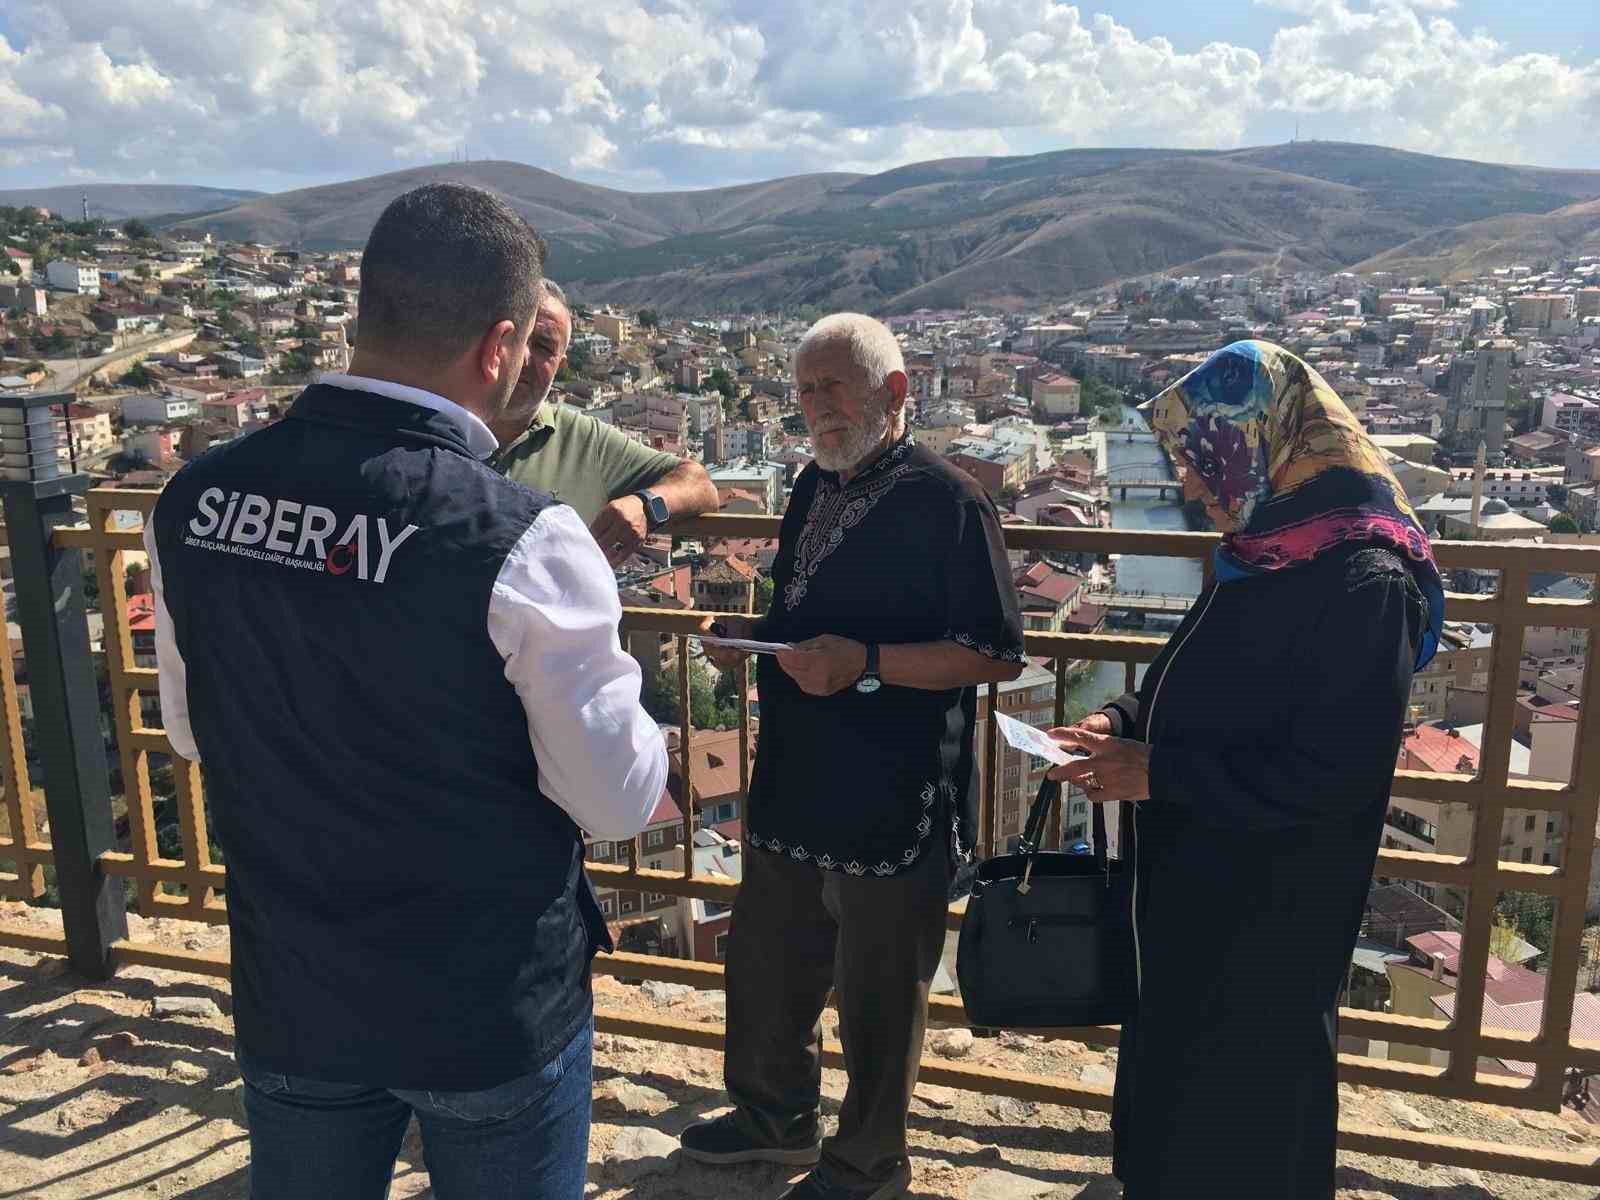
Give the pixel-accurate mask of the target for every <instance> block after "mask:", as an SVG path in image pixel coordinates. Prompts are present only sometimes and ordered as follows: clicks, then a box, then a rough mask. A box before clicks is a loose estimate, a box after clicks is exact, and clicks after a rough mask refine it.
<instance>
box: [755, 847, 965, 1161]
mask: <svg viewBox="0 0 1600 1200" xmlns="http://www.w3.org/2000/svg"><path fill="white" fill-rule="evenodd" d="M945 842H946V839H945V838H944V837H941V836H940V835H938V834H937V833H936V834H935V835H934V836H933V837H931V838H930V839H929V840H928V843H927V846H926V848H925V849H924V851H923V857H922V858H921V859H920V860H919V861H918V862H917V863H916V865H915V866H913V867H911V868H910V869H908V870H906V871H904V872H902V873H901V874H899V875H891V876H888V877H886V878H878V877H876V876H873V875H864V876H853V875H848V874H844V873H842V872H838V871H824V870H822V869H821V868H819V867H816V866H813V865H811V864H810V863H808V862H795V861H794V860H792V859H791V858H789V857H788V856H786V855H783V854H774V853H771V852H770V851H766V850H760V849H757V848H755V847H753V846H749V845H748V843H747V848H746V850H745V853H744V878H743V880H742V882H741V885H740V889H739V897H738V900H737V901H736V902H735V904H734V908H733V917H732V924H731V927H730V929H729V936H728V957H727V976H726V978H727V985H726V986H727V993H728V1033H727V1044H726V1058H725V1062H724V1071H725V1076H726V1080H727V1085H728V1097H729V1099H731V1100H732V1101H733V1102H734V1104H735V1105H737V1106H738V1111H739V1115H740V1119H741V1120H742V1121H743V1122H744V1123H745V1125H746V1128H747V1130H748V1131H749V1132H750V1133H751V1134H753V1135H754V1136H755V1137H757V1138H759V1139H761V1140H762V1141H767V1142H773V1143H789V1142H795V1141H800V1140H809V1139H810V1138H812V1137H814V1136H815V1132H816V1127H817V1109H818V1104H819V1101H820V1099H821V1089H822V1056H821V1054H822V1027H821V1017H822V1010H823V1007H824V1005H825V1004H826V1003H827V1000H828V992H829V990H830V989H832V990H833V991H834V993H835V995H836V1003H837V1005H838V1009H839V1038H840V1041H841V1042H843V1044H844V1059H845V1070H846V1072H847V1073H848V1075H849V1077H850V1086H849V1090H848V1091H847V1092H846V1093H845V1099H844V1107H843V1109H842V1110H841V1111H840V1114H839V1129H838V1132H837V1133H836V1134H835V1135H834V1136H833V1137H831V1138H828V1139H827V1140H826V1141H825V1142H824V1143H823V1147H822V1163H823V1166H824V1167H825V1168H826V1169H827V1170H828V1172H829V1173H830V1174H831V1175H833V1176H834V1177H836V1178H838V1179H839V1181H840V1182H842V1183H844V1184H846V1185H847V1186H849V1185H867V1184H872V1183H882V1182H884V1181H885V1180H887V1179H888V1178H889V1177H890V1176H892V1175H893V1174H894V1172H895V1170H896V1169H897V1168H898V1167H899V1165H900V1164H901V1163H902V1162H904V1161H905V1159H906V1109H907V1107H908V1106H909V1104H910V1103H911V1089H912V1087H913V1086H914V1085H915V1084H916V1081H917V1067H918V1064H919V1062H920V1060H921V1057H922V1035H923V1032H924V1030H925V1029H926V1027H927V1022H928V988H929V985H930V984H931V983H932V981H933V976H934V972H935V971H937V970H938V968H939V959H940V956H941V955H942V953H943V951H944V934H945V911H946V907H947V904H948V895H949V885H950V874H949V853H948V851H947V849H946V846H945Z"/></svg>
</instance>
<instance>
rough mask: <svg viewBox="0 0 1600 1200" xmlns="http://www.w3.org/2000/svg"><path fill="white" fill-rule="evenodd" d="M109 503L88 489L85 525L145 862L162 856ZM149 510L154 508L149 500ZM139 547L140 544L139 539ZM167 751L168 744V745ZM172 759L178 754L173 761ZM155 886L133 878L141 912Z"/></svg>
mask: <svg viewBox="0 0 1600 1200" xmlns="http://www.w3.org/2000/svg"><path fill="white" fill-rule="evenodd" d="M112 503H113V501H112V500H111V497H110V496H108V495H107V494H106V493H105V492H104V491H101V490H98V489H97V490H95V491H92V492H90V493H89V528H90V529H91V530H92V531H93V532H94V533H96V534H98V535H101V536H100V537H99V538H97V539H96V541H95V543H93V544H92V549H93V550H94V566H95V575H96V577H97V579H98V580H99V584H100V615H101V623H102V625H103V629H104V632H103V634H102V637H103V639H104V643H105V654H106V666H107V669H108V672H109V674H110V677H111V704H112V709H113V713H114V716H115V720H116V727H117V751H118V757H119V758H120V760H121V764H122V801H123V805H124V807H125V810H126V812H127V816H128V837H129V840H130V841H131V843H132V845H133V852H134V855H135V856H136V857H137V858H138V859H139V860H140V861H141V862H145V863H152V862H154V861H156V859H157V858H159V857H160V854H159V851H158V849H157V847H156V819H155V807H154V800H153V798H152V796H151V792H150V759H149V756H148V754H147V753H146V751H144V750H143V749H141V748H140V747H139V746H138V744H137V743H136V741H135V739H134V737H133V736H132V735H133V731H134V730H135V729H138V728H141V727H143V725H144V714H143V712H142V710H141V707H140V705H141V700H140V694H139V691H138V689H137V688H135V687H133V686H130V683H129V680H130V677H131V676H132V673H133V671H134V670H135V669H136V668H135V664H134V659H133V635H132V633H131V631H130V630H129V628H128V585H127V576H126V572H125V570H124V559H123V550H122V549H121V548H120V547H117V546H116V545H115V544H114V543H113V541H112V538H111V534H112V532H113V531H112V528H111V521H112V512H113V511H115V510H114V509H113V508H112V507H111V505H112ZM150 507H151V508H153V507H154V504H153V503H152V504H151V506H150ZM141 545H142V543H141ZM162 741H163V743H165V741H166V738H165V735H163V737H162ZM166 752H167V753H171V747H167V751H166ZM173 761H174V762H176V761H177V760H176V758H174V760H173ZM157 892H158V887H157V884H156V883H155V881H154V880H151V879H147V878H137V879H136V881H135V885H134V895H135V896H136V897H137V898H138V902H139V911H140V912H142V913H144V914H145V915H146V916H153V915H154V914H155V911H156V895H157Z"/></svg>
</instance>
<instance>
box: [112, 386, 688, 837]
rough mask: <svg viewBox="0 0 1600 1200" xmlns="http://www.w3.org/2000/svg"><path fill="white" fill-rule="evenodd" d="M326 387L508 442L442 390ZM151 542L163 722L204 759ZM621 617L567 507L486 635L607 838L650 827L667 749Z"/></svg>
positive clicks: (492, 608)
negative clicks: (397, 404) (400, 403)
mask: <svg viewBox="0 0 1600 1200" xmlns="http://www.w3.org/2000/svg"><path fill="white" fill-rule="evenodd" d="M322 382H324V383H326V384H328V385H329V386H332V387H339V388H346V389H349V390H354V391H370V392H376V393H378V394H380V395H386V396H391V397H393V398H394V399H397V400H404V401H406V402H408V403H412V404H419V405H422V406H423V407H425V408H430V409H433V410H435V411H437V412H440V413H443V414H444V415H445V416H447V417H449V418H450V419H451V420H452V421H454V422H455V423H456V425H457V426H458V427H459V428H460V430H461V432H462V433H463V435H464V436H465V437H466V438H467V441H468V445H469V446H470V447H471V448H472V449H473V451H474V453H478V452H479V450H480V448H481V450H482V454H481V456H482V457H487V456H488V454H489V453H491V452H493V450H494V448H495V446H496V445H497V444H498V443H497V441H496V439H495V437H494V435H493V434H492V433H490V432H489V428H488V426H487V425H485V424H484V423H483V422H482V421H480V420H479V419H478V418H477V417H475V416H474V415H473V414H472V413H470V412H468V411H467V410H466V409H464V408H462V407H461V406H460V405H458V404H455V403H453V402H452V401H450V400H447V399H445V398H444V397H443V396H436V395H434V394H433V393H432V392H425V391H422V390H420V389H418V388H410V387H405V386H403V385H400V384H392V383H388V382H387V381H384V380H373V379H365V378H359V377H355V376H345V375H325V376H323V377H322ZM144 545H145V550H146V552H147V553H148V554H149V556H150V584H151V588H152V590H153V591H154V593H155V610H156V611H155V617H156V659H157V664H158V666H159V669H160V680H159V684H160V693H161V713H162V719H163V722H164V723H165V725H166V731H167V738H168V740H169V741H171V743H172V748H173V750H175V751H176V752H177V753H178V754H180V755H182V756H183V757H184V758H188V759H192V760H194V761H199V759H200V752H199V748H198V747H197V746H196V745H195V738H194V732H193V730H192V728H191V726H190V722H189V699H188V687H187V672H186V667H185V664H184V661H183V656H182V655H181V654H180V653H179V651H178V647H177V643H176V641H175V640H174V637H173V632H172V620H171V617H170V615H169V614H168V611H167V606H166V600H165V598H164V592H163V588H162V581H161V564H160V560H159V556H158V555H157V552H156V542H155V534H154V524H153V522H147V523H146V524H145V531H144ZM621 619H622V605H621V601H620V600H619V599H618V597H617V583H616V576H615V575H614V574H613V573H612V570H611V567H610V565H609V564H608V563H607V562H606V559H605V556H604V555H603V554H602V553H601V552H600V547H599V546H597V545H595V541H594V538H593V537H592V536H591V535H590V533H589V530H588V529H587V528H586V527H585V526H584V524H583V521H582V520H581V519H580V518H579V517H578V514H577V513H576V512H575V511H574V510H573V509H571V508H570V507H568V506H567V505H564V504H558V505H553V506H551V507H549V508H547V509H545V510H544V511H543V512H541V513H540V514H539V516H538V518H537V519H536V520H535V521H534V522H533V524H532V525H530V526H529V527H528V530H527V532H526V533H525V534H523V536H522V538H521V539H520V540H519V541H518V542H517V544H516V546H515V547H513V549H512V551H511V553H510V554H508V555H507V556H506V560H505V562H504V563H503V564H502V566H501V569H500V574H499V577H498V578H497V579H496V581H495V584H494V587H493V589H492V593H491V595H490V597H489V604H488V608H487V633H488V636H489V638H490V640H491V641H492V642H493V644H494V646H495V649H496V650H498V651H499V653H500V656H501V657H502V658H503V659H504V660H505V664H506V667H505V672H506V679H507V681H508V682H509V683H510V684H511V685H512V687H514V688H515V689H516V691H517V695H518V696H519V697H520V699H521V700H522V706H523V709H524V710H525V711H526V713H527V717H528V737H529V740H530V741H531V742H532V745H533V751H534V757H535V758H536V759H537V761H538V764H539V789H540V791H541V792H543V794H544V795H545V796H547V797H549V799H550V800H552V801H553V802H554V803H556V804H557V805H559V806H560V807H561V808H562V809H564V810H565V811H566V812H567V814H568V815H569V816H571V818H572V819H573V820H574V821H575V822H577V824H578V825H579V827H581V828H582V829H584V830H587V831H588V832H589V833H590V834H592V835H594V836H596V837H601V838H628V837H632V836H633V835H634V834H636V833H638V832H639V831H640V830H642V829H643V828H644V827H645V825H646V824H647V823H648V821H649V819H650V814H651V812H652V811H653V810H654V808H655V806H656V803H657V801H658V800H659V799H660V798H661V793H662V791H663V789H664V788H665V787H666V782H667V748H666V741H665V739H664V738H663V737H662V734H661V729H660V727H659V726H658V725H657V724H656V723H655V721H654V720H653V719H652V718H651V717H650V715H649V714H648V713H646V712H645V711H644V709H643V708H642V707H641V706H640V704H639V692H640V685H641V681H642V672H641V671H640V668H639V664H638V663H637V662H636V661H635V660H634V658H633V657H632V656H631V655H629V654H628V653H626V652H625V651H624V650H623V649H622V645H621V640H620V638H619V637H618V633H617V627H618V624H619V623H620V621H621Z"/></svg>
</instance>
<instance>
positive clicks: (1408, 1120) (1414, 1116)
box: [1387, 1096, 1433, 1133]
mask: <svg viewBox="0 0 1600 1200" xmlns="http://www.w3.org/2000/svg"><path fill="white" fill-rule="evenodd" d="M1387 1103H1388V1106H1389V1115H1390V1116H1392V1117H1393V1118H1394V1119H1395V1122H1396V1123H1397V1124H1398V1125H1399V1126H1400V1128H1401V1129H1409V1130H1410V1131H1411V1132H1412V1133H1427V1132H1428V1130H1430V1129H1432V1128H1433V1121H1432V1120H1430V1119H1429V1118H1428V1117H1425V1116H1423V1115H1422V1114H1421V1113H1420V1112H1418V1111H1417V1110H1416V1109H1414V1108H1412V1107H1411V1105H1409V1104H1407V1103H1406V1102H1405V1101H1404V1100H1402V1099H1400V1098H1399V1097H1398V1096H1390V1097H1388V1100H1387Z"/></svg>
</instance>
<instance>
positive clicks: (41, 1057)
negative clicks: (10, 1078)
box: [0, 1050, 55, 1075]
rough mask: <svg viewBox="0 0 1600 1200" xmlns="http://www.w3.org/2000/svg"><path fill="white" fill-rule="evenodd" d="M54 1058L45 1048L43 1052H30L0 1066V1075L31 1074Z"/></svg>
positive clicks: (42, 1068)
mask: <svg viewBox="0 0 1600 1200" xmlns="http://www.w3.org/2000/svg"><path fill="white" fill-rule="evenodd" d="M54 1058H55V1055H54V1054H52V1053H50V1051H48V1050H46V1051H45V1052H44V1053H43V1054H30V1055H28V1057H26V1058H18V1059H13V1060H12V1061H11V1062H8V1063H7V1064H6V1065H5V1066H3V1067H0V1075H31V1074H33V1072H35V1071H42V1070H44V1069H45V1068H46V1067H48V1066H49V1065H50V1063H51V1062H52V1060H54Z"/></svg>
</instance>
